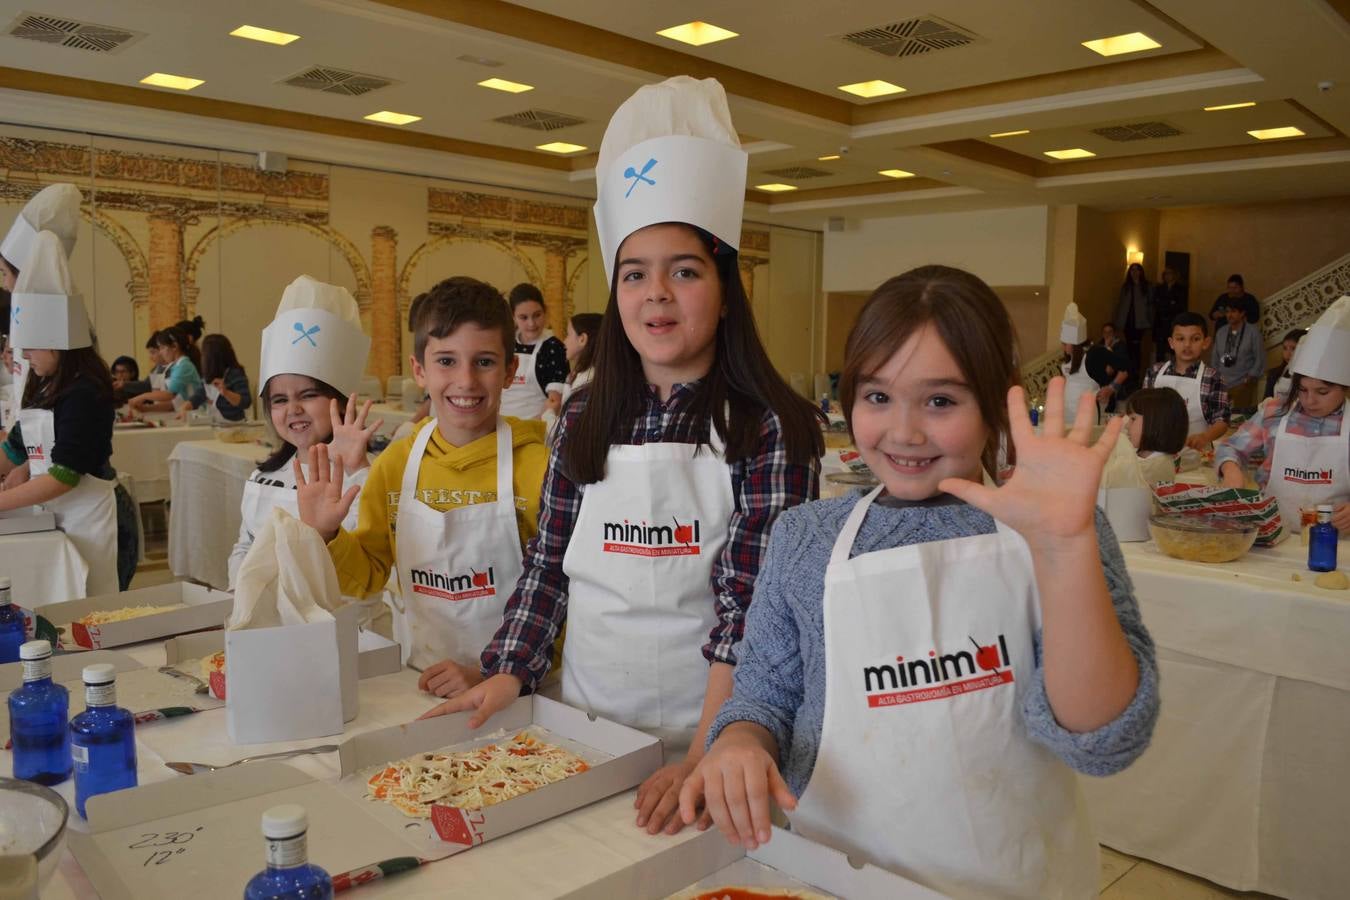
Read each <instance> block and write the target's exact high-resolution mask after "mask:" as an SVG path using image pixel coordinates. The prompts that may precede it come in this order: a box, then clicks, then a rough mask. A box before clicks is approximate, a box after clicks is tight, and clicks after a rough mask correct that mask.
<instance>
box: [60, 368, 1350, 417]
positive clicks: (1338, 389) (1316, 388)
mask: <svg viewBox="0 0 1350 900" xmlns="http://www.w3.org/2000/svg"><path fill="white" fill-rule="evenodd" d="M34 368H37V367H36V366H34ZM1344 403H1345V388H1344V387H1343V386H1341V385H1339V384H1332V383H1331V382H1329V381H1322V380H1321V379H1318V378H1309V377H1308V376H1307V375H1304V376H1303V377H1302V378H1301V379H1299V385H1298V405H1299V406H1301V407H1303V411H1304V412H1305V413H1307V414H1308V415H1310V416H1313V417H1315V418H1321V417H1322V416H1329V415H1331V414H1332V413H1334V412H1335V411H1336V410H1338V409H1340V408H1341V406H1342V405H1343V404H1344Z"/></svg>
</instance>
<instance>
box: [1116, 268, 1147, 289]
mask: <svg viewBox="0 0 1350 900" xmlns="http://www.w3.org/2000/svg"><path fill="white" fill-rule="evenodd" d="M1135 269H1138V270H1139V283H1140V284H1148V273H1146V272H1145V271H1144V266H1143V264H1142V263H1130V264H1129V265H1128V266H1126V267H1125V283H1124V284H1123V285H1122V287H1129V286H1130V273H1131V272H1133V271H1134V270H1135Z"/></svg>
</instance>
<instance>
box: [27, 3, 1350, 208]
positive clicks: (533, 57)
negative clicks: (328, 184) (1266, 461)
mask: <svg viewBox="0 0 1350 900" xmlns="http://www.w3.org/2000/svg"><path fill="white" fill-rule="evenodd" d="M1275 6H1278V13H1279V14H1278V15H1272V10H1273V9H1274V8H1275ZM1347 16H1350V2H1348V0H1282V2H1281V3H1279V4H1277V5H1272V4H1270V3H1269V2H1268V0H1152V2H1146V0H1076V2H1074V3H1061V2H1052V0H1036V2H1031V0H1028V2H1024V3H1015V4H1010V3H1007V2H1006V0H946V2H944V3H942V4H933V3H930V2H923V3H920V2H910V0H898V2H897V0H885V2H883V0H850V2H848V3H845V4H827V3H819V2H806V0H744V2H739V3H734V4H728V3H723V2H718V3H714V2H708V0H689V2H685V3H681V4H658V3H646V4H634V3H632V2H631V0H520V2H517V3H514V4H512V3H504V2H497V0H383V2H375V0H269V2H262V0H234V2H231V3H228V4H223V3H218V4H205V3H193V4H182V3H174V2H170V0H141V2H136V3H123V4H108V3H101V2H95V0H61V2H60V3H59V4H58V3H55V2H50V0H48V2H44V0H24V2H23V3H22V4H20V3H17V2H0V32H3V34H2V35H0V57H2V58H0V118H3V119H4V120H6V121H10V122H13V123H16V124H31V125H42V126H47V127H53V126H55V127H67V128H71V129H73V130H91V131H99V132H102V133H111V134H117V135H122V136H127V137H147V138H155V139H161V140H162V139H165V138H174V137H175V135H178V137H177V139H179V140H181V141H182V142H184V143H192V144H205V145H209V146H220V147H227V148H229V149H238V150H259V149H272V150H282V151H285V152H290V153H291V154H292V155H293V156H297V157H306V158H313V159H319V160H327V161H333V162H354V161H359V162H363V163H365V164H372V165H379V166H382V167H387V168H391V169H396V170H400V171H411V172H424V173H426V174H435V175H442V176H449V177H457V176H459V177H465V178H471V179H474V180H482V181H492V182H494V183H498V184H502V185H506V186H517V187H522V188H529V189H533V190H548V191H553V192H556V193H562V194H572V195H586V194H588V193H591V192H593V189H594V183H593V177H592V172H591V167H592V166H593V165H594V162H595V151H596V149H597V148H598V147H599V143H600V139H601V137H602V135H603V133H604V128H605V124H606V122H607V121H608V118H609V115H610V114H611V113H612V112H613V110H614V108H615V107H616V106H617V105H618V104H619V103H620V102H622V101H623V99H624V98H626V97H627V96H628V95H629V94H631V93H632V91H633V90H634V89H636V88H637V87H638V86H639V85H641V84H644V83H650V82H653V81H656V80H659V79H661V78H664V77H667V76H669V75H673V74H693V75H696V76H700V77H708V76H711V77H717V78H718V79H719V80H721V81H722V83H723V84H724V86H725V87H726V88H727V92H728V95H729V99H730V104H731V108H732V113H733V117H734V118H735V121H736V125H737V128H738V130H739V131H740V133H741V135H742V140H743V142H744V143H745V145H746V147H747V149H748V150H749V151H750V154H751V161H750V177H749V179H748V182H747V183H748V184H749V185H750V189H749V191H748V192H747V193H748V199H749V200H750V201H751V205H750V207H749V209H748V212H747V214H748V216H749V217H750V218H753V219H755V220H758V221H768V222H774V221H781V222H783V223H784V224H793V225H799V226H805V227H820V226H821V224H822V223H823V221H824V219H825V218H826V217H827V216H830V215H840V214H844V215H849V216H869V215H895V214H903V213H906V212H916V213H917V212H925V211H934V210H943V209H967V208H979V207H995V206H1010V205H1021V204H1028V203H1088V204H1092V205H1097V206H1103V207H1107V208H1125V207H1132V206H1160V205H1190V204H1200V203H1235V202H1248V201H1253V200H1259V199H1269V198H1271V196H1272V195H1278V196H1280V197H1286V198H1288V197H1314V196H1327V195H1332V194H1344V193H1346V192H1347V191H1350V187H1348V186H1350V139H1347V137H1346V133H1347V131H1350V21H1347ZM57 20H60V21H57ZM244 26H248V28H244ZM241 29H243V30H242V31H241ZM1103 54H1108V55H1103ZM151 76H159V77H160V79H161V80H159V81H147V79H148V78H150V77H151ZM163 76H176V77H177V78H178V79H187V80H185V81H175V80H174V79H172V78H171V79H169V80H167V81H164V80H162V77H163ZM193 82H196V83H195V84H193ZM1324 82H1331V83H1332V84H1333V87H1332V88H1331V89H1329V90H1322V89H1319V83H1324ZM156 84H159V85H163V86H152V85H156ZM1240 104H1242V105H1240ZM1207 107H1230V108H1227V109H1213V110H1212V111H1207V110H1206V108H1207ZM1272 129H1276V131H1274V135H1276V136H1274V137H1270V138H1268V139H1262V138H1264V137H1265V136H1266V135H1267V133H1269V132H1271V130H1272ZM1281 135H1288V136H1281ZM1163 198H1165V199H1163Z"/></svg>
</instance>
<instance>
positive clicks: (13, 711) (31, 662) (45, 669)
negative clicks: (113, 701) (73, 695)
mask: <svg viewBox="0 0 1350 900" xmlns="http://www.w3.org/2000/svg"><path fill="white" fill-rule="evenodd" d="M19 658H20V659H21V660H22V661H23V686H22V687H20V688H19V689H18V690H17V691H14V692H13V693H12V694H10V695H9V730H10V735H11V737H12V739H13V741H14V777H15V778H22V779H23V780H25V781H35V782H37V783H38V784H45V785H53V784H60V783H61V782H63V781H65V780H66V779H67V778H69V777H70V731H69V730H68V729H67V728H66V723H67V721H68V720H69V718H70V716H69V715H68V713H69V710H70V694H69V692H67V691H66V689H65V687H64V686H62V685H59V684H54V683H53V682H52V645H51V644H50V643H48V642H47V641H29V642H28V643H26V644H24V645H23V646H22V647H20V648H19Z"/></svg>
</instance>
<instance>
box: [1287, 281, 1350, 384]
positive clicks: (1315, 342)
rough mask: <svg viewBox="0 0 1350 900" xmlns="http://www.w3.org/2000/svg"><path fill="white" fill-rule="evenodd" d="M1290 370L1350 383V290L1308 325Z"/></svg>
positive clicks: (1295, 352)
mask: <svg viewBox="0 0 1350 900" xmlns="http://www.w3.org/2000/svg"><path fill="white" fill-rule="evenodd" d="M1289 371H1290V372H1293V373H1294V374H1296V375H1307V376H1308V377H1310V378H1317V379H1320V380H1321V381H1329V382H1331V383H1332V384H1340V385H1350V294H1348V295H1346V296H1343V297H1341V298H1340V299H1339V300H1337V301H1336V302H1335V303H1333V304H1331V305H1330V306H1328V307H1327V309H1326V311H1325V312H1323V313H1322V315H1321V316H1319V317H1318V319H1317V321H1316V322H1314V323H1313V327H1312V328H1309V329H1308V333H1307V334H1305V335H1304V336H1303V339H1302V340H1301V341H1299V342H1298V349H1297V350H1295V351H1294V358H1293V360H1292V361H1291V362H1290V363H1289Z"/></svg>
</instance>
